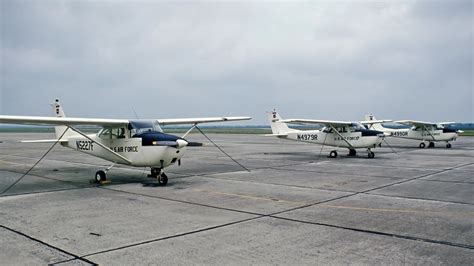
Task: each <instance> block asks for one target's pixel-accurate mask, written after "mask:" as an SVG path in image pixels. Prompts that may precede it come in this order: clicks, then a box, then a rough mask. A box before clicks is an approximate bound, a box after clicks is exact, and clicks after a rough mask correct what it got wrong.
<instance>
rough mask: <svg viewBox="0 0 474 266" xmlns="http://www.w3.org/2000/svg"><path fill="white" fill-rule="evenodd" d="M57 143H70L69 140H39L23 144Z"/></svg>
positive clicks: (23, 141)
mask: <svg viewBox="0 0 474 266" xmlns="http://www.w3.org/2000/svg"><path fill="white" fill-rule="evenodd" d="M55 142H60V143H62V142H68V140H67V139H61V140H57V139H38V140H22V141H21V143H55Z"/></svg>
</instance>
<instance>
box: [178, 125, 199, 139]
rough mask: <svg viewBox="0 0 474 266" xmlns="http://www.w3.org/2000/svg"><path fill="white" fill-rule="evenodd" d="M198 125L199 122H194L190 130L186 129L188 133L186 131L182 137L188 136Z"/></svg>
mask: <svg viewBox="0 0 474 266" xmlns="http://www.w3.org/2000/svg"><path fill="white" fill-rule="evenodd" d="M196 127H197V123H194V125H193V126H192V127H191V128H190V129H189V130H188V131H186V133H184V135H183V136H181V137H182V138H184V137H186V136H187V135H188V134H189V133H191V131H193V129H195V128H196Z"/></svg>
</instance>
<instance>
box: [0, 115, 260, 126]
mask: <svg viewBox="0 0 474 266" xmlns="http://www.w3.org/2000/svg"><path fill="white" fill-rule="evenodd" d="M250 119H252V118H251V117H245V116H238V117H204V118H179V119H156V121H158V123H160V124H166V125H179V124H201V123H213V122H229V121H241V120H250ZM0 123H6V124H26V125H56V126H77V125H95V126H102V127H114V126H123V125H127V124H128V123H129V120H128V119H101V118H73V117H46V116H45V117H42V116H9V115H0Z"/></svg>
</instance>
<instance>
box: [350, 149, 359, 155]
mask: <svg viewBox="0 0 474 266" xmlns="http://www.w3.org/2000/svg"><path fill="white" fill-rule="evenodd" d="M356 155H357V151H356V150H352V149H350V150H349V156H356Z"/></svg>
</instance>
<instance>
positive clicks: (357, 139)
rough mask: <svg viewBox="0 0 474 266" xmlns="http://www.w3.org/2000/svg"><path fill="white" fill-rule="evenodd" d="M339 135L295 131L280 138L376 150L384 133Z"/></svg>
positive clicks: (347, 133) (317, 131)
mask: <svg viewBox="0 0 474 266" xmlns="http://www.w3.org/2000/svg"><path fill="white" fill-rule="evenodd" d="M339 133H340V135H339V134H337V133H335V132H324V130H294V131H291V132H288V135H287V136H282V137H280V138H286V139H291V140H296V141H301V142H308V143H315V144H321V145H327V146H334V147H344V148H348V149H351V148H374V147H376V146H377V145H379V144H380V143H381V142H382V141H383V133H382V132H380V131H376V130H363V129H362V130H356V131H352V132H339ZM348 143H350V145H349V144H348ZM351 146H352V147H351Z"/></svg>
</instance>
